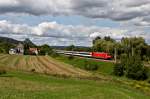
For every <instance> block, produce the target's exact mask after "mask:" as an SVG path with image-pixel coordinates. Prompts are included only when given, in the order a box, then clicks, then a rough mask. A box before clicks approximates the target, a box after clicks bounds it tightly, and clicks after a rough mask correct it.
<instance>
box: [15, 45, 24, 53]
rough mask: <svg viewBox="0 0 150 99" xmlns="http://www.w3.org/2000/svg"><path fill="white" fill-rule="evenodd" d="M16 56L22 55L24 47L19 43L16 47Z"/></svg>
mask: <svg viewBox="0 0 150 99" xmlns="http://www.w3.org/2000/svg"><path fill="white" fill-rule="evenodd" d="M16 54H22V55H23V54H24V46H23V44H21V43H19V44H18V45H17V47H16Z"/></svg>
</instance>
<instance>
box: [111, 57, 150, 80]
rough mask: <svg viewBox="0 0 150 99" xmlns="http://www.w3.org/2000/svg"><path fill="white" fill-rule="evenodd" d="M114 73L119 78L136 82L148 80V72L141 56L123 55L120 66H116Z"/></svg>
mask: <svg viewBox="0 0 150 99" xmlns="http://www.w3.org/2000/svg"><path fill="white" fill-rule="evenodd" d="M113 73H114V74H115V75H117V76H123V75H124V74H125V76H126V77H128V78H130V79H134V80H145V79H147V78H148V75H147V74H148V71H147V69H146V68H145V67H144V65H143V64H142V60H141V58H140V56H139V55H134V56H127V55H125V54H124V55H122V57H121V62H120V64H116V65H115V66H114V71H113Z"/></svg>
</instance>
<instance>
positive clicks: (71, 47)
mask: <svg viewBox="0 0 150 99" xmlns="http://www.w3.org/2000/svg"><path fill="white" fill-rule="evenodd" d="M74 49H75V46H74V45H70V46H68V47H67V48H66V50H67V51H74Z"/></svg>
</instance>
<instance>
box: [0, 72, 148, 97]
mask: <svg viewBox="0 0 150 99" xmlns="http://www.w3.org/2000/svg"><path fill="white" fill-rule="evenodd" d="M143 98H144V99H149V98H150V97H149V96H147V95H144V94H143V93H142V92H139V91H136V90H134V89H132V88H129V87H126V86H122V85H120V84H119V83H118V84H117V83H111V82H107V81H104V80H101V81H97V82H96V81H89V80H78V79H71V78H68V79H63V78H56V77H51V76H45V75H40V74H30V73H21V72H9V73H8V74H6V75H3V77H0V99H143Z"/></svg>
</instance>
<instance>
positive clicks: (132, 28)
mask: <svg viewBox="0 0 150 99" xmlns="http://www.w3.org/2000/svg"><path fill="white" fill-rule="evenodd" d="M110 2H111V3H110ZM149 8H150V0H141V1H137V0H132V1H131V0H121V1H118V0H93V1H91V0H55V1H53V0H36V2H35V0H5V1H0V36H6V37H11V38H14V39H18V40H24V39H25V38H30V39H31V40H32V41H33V42H34V43H36V44H44V43H47V44H49V45H58V46H59V45H61V46H62V45H65V46H67V45H70V44H74V45H78V46H92V40H93V39H94V38H95V37H96V36H101V37H104V36H111V37H112V38H114V39H121V38H122V37H134V36H136V37H139V36H142V37H144V38H145V39H146V41H147V42H148V43H149V41H150V38H149V36H150V34H149V31H150V30H149V26H150V9H149Z"/></svg>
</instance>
